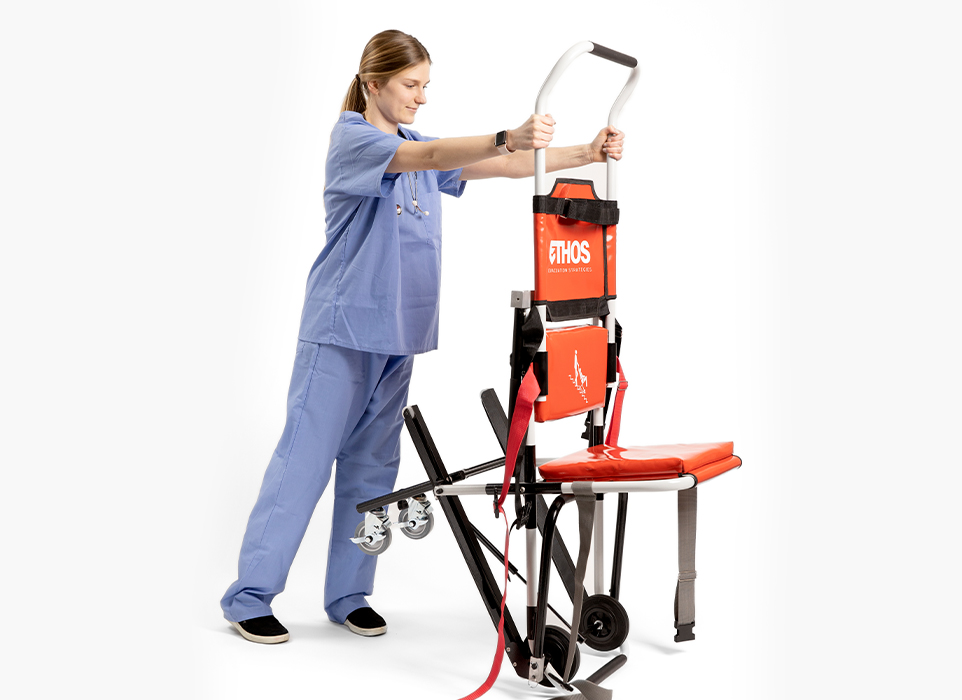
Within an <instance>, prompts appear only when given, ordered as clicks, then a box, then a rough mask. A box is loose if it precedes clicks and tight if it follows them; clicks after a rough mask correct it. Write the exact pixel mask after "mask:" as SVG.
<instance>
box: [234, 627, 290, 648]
mask: <svg viewBox="0 0 962 700" xmlns="http://www.w3.org/2000/svg"><path fill="white" fill-rule="evenodd" d="M231 624H232V625H234V628H235V629H236V630H237V631H238V632H240V633H241V636H242V637H243V638H244V639H246V640H248V641H251V642H257V643H258V644H280V643H281V642H286V641H287V640H288V639H290V638H291V635H290V634H279V635H277V636H274V637H262V636H260V635H257V634H251V633H250V632H248V631H247V630H245V629H244V628H243V627H241V626H240V624H238V623H237V622H231Z"/></svg>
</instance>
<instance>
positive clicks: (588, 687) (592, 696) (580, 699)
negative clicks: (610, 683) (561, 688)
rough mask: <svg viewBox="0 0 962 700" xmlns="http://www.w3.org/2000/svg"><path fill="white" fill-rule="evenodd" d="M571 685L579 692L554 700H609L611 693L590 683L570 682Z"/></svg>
mask: <svg viewBox="0 0 962 700" xmlns="http://www.w3.org/2000/svg"><path fill="white" fill-rule="evenodd" d="M571 685H573V686H574V687H575V688H577V689H578V690H580V691H581V692H580V693H575V694H574V695H562V696H561V697H560V698H556V700H611V698H612V692H611V691H610V690H608V689H607V688H602V687H601V686H600V685H595V684H594V683H592V682H591V681H572V683H571Z"/></svg>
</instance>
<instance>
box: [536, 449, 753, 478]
mask: <svg viewBox="0 0 962 700" xmlns="http://www.w3.org/2000/svg"><path fill="white" fill-rule="evenodd" d="M733 447H734V445H733V444H732V443H730V442H711V443H703V444H695V445H655V446H651V447H612V446H610V445H597V446H595V447H589V448H588V449H586V450H581V451H580V452H575V453H574V454H570V455H568V456H567V457H562V458H560V459H555V460H552V461H550V462H548V463H547V464H543V465H541V467H539V470H540V472H541V476H542V478H544V480H545V481H652V480H656V479H673V478H675V477H677V476H678V475H680V474H694V475H695V476H696V477H698V479H699V480H700V481H701V480H704V479H710V478H712V477H713V476H717V475H718V474H721V473H722V472H724V471H728V470H729V469H733V468H734V467H737V466H739V465H740V464H741V460H740V459H739V458H738V457H734V456H733V455H732V449H733Z"/></svg>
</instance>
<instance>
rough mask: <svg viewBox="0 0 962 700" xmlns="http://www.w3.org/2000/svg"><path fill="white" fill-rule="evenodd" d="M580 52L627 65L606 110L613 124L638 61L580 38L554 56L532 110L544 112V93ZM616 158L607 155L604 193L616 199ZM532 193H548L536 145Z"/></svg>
mask: <svg viewBox="0 0 962 700" xmlns="http://www.w3.org/2000/svg"><path fill="white" fill-rule="evenodd" d="M584 53H590V54H594V55H595V56H598V57H599V58H604V59H607V60H609V61H612V62H614V63H618V64H620V65H622V66H626V67H628V68H631V74H630V75H629V76H628V82H626V83H625V87H624V88H622V90H621V94H619V95H618V99H616V100H615V103H614V105H613V106H612V107H611V112H609V113H608V123H609V124H610V125H612V126H615V125H616V124H617V123H618V117H619V115H620V114H621V108H622V107H624V106H625V103H626V102H627V101H628V98H629V97H630V96H631V92H632V90H634V89H635V83H636V82H638V73H639V69H638V61H637V60H636V59H634V58H633V57H631V56H628V55H626V54H623V53H620V52H618V51H614V50H612V49H609V48H607V47H605V46H601V45H599V44H595V43H594V42H591V41H582V42H579V43H577V44H575V45H574V46H572V47H571V48H570V49H568V50H567V51H566V52H565V54H564V55H563V56H562V57H561V58H560V59H559V60H558V62H557V63H556V64H555V65H554V68H552V69H551V72H550V73H549V74H548V77H547V78H546V79H545V81H544V85H542V86H541V91H540V92H539V93H538V99H537V100H536V101H535V106H534V111H535V114H545V113H546V112H547V111H548V96H549V95H550V94H551V91H552V90H553V89H554V86H555V84H556V83H557V82H558V79H559V78H560V77H561V74H562V73H564V72H565V70H567V69H568V66H570V65H571V63H572V61H574V60H575V59H576V58H578V56H580V55H581V54H584ZM617 162H618V161H616V160H614V159H613V158H611V157H610V156H609V157H608V163H607V165H608V189H607V194H606V197H607V199H616V184H617V183H616V181H615V165H616V164H617ZM534 193H535V194H536V195H539V194H548V186H547V178H546V177H545V153H544V149H543V148H539V149H537V150H536V151H535V152H534Z"/></svg>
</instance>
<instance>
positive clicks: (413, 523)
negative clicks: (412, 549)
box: [398, 493, 434, 540]
mask: <svg viewBox="0 0 962 700" xmlns="http://www.w3.org/2000/svg"><path fill="white" fill-rule="evenodd" d="M398 505H399V506H401V503H399V504H398ZM431 510H432V509H431V502H430V501H428V499H427V497H426V496H425V495H424V494H423V493H422V494H419V495H417V496H415V497H414V498H412V499H411V501H410V503H406V504H404V505H403V506H402V507H401V513H400V515H399V516H398V525H400V526H401V532H403V533H404V534H405V535H407V536H408V537H410V538H411V539H412V540H420V539H423V538H425V537H427V536H428V535H429V534H430V533H431V530H432V528H434V516H433V515H431Z"/></svg>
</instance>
